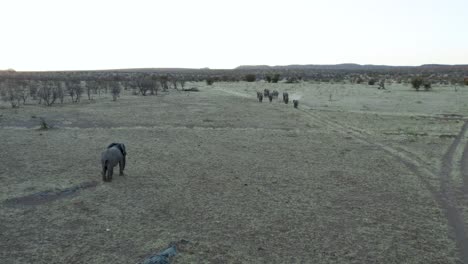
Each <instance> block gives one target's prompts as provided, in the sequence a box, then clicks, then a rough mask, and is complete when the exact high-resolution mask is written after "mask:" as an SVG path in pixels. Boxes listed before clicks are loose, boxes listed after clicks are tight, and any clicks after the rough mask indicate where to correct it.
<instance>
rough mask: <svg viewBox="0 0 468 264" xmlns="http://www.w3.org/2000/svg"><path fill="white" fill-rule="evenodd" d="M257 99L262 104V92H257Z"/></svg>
mask: <svg viewBox="0 0 468 264" xmlns="http://www.w3.org/2000/svg"><path fill="white" fill-rule="evenodd" d="M257 99H258V101H259V102H260V103H261V102H262V101H263V94H262V93H260V92H257Z"/></svg>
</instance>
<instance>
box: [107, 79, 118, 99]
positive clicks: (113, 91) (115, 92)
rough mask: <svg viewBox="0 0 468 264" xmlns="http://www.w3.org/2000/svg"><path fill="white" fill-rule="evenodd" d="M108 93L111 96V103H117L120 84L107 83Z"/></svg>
mask: <svg viewBox="0 0 468 264" xmlns="http://www.w3.org/2000/svg"><path fill="white" fill-rule="evenodd" d="M109 85H110V91H111V94H112V101H117V97H119V96H120V91H121V88H120V83H119V82H109Z"/></svg>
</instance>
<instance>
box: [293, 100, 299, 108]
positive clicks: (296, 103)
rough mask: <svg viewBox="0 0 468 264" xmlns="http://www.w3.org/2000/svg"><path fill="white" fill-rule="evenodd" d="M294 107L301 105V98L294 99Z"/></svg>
mask: <svg viewBox="0 0 468 264" xmlns="http://www.w3.org/2000/svg"><path fill="white" fill-rule="evenodd" d="M293 104H294V108H297V106H298V105H299V100H293Z"/></svg>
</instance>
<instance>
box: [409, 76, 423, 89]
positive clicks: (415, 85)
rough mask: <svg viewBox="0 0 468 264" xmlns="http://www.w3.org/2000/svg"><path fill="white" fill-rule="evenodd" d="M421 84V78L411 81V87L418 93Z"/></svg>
mask: <svg viewBox="0 0 468 264" xmlns="http://www.w3.org/2000/svg"><path fill="white" fill-rule="evenodd" d="M422 84H423V78H421V77H415V78H413V79H412V80H411V86H413V88H414V89H416V91H419V88H420V87H421V85H422Z"/></svg>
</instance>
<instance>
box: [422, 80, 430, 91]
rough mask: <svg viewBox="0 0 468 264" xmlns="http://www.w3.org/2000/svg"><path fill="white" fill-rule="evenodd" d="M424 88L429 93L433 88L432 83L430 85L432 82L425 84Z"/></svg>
mask: <svg viewBox="0 0 468 264" xmlns="http://www.w3.org/2000/svg"><path fill="white" fill-rule="evenodd" d="M423 86H424V90H426V91H429V90H430V89H431V88H432V86H431V83H430V82H426V83H424V84H423Z"/></svg>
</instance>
